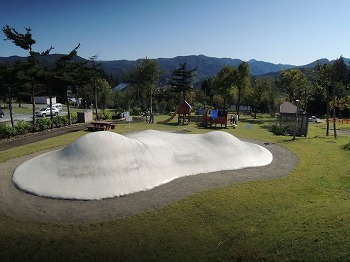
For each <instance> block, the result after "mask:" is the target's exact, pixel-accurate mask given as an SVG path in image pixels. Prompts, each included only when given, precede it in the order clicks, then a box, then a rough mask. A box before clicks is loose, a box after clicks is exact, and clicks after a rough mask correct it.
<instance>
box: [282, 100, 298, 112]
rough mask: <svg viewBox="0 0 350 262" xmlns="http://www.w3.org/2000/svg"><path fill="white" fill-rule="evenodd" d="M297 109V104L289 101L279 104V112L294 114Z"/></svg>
mask: <svg viewBox="0 0 350 262" xmlns="http://www.w3.org/2000/svg"><path fill="white" fill-rule="evenodd" d="M296 111H297V106H296V105H294V104H292V103H291V102H288V101H285V102H284V103H283V104H281V105H280V113H287V114H295V113H296Z"/></svg>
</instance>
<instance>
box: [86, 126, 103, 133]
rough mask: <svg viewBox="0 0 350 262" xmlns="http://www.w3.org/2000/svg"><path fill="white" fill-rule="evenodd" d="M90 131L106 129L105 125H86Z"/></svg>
mask: <svg viewBox="0 0 350 262" xmlns="http://www.w3.org/2000/svg"><path fill="white" fill-rule="evenodd" d="M86 127H87V130H88V131H92V132H93V131H105V127H104V126H86Z"/></svg>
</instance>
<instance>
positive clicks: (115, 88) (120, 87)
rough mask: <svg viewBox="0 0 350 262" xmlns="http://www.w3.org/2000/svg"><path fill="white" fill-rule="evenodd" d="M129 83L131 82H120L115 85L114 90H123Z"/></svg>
mask: <svg viewBox="0 0 350 262" xmlns="http://www.w3.org/2000/svg"><path fill="white" fill-rule="evenodd" d="M129 85H130V83H120V84H119V85H117V86H115V87H113V88H112V90H113V92H117V91H123V90H125V89H126V88H127V87H128V86H129Z"/></svg>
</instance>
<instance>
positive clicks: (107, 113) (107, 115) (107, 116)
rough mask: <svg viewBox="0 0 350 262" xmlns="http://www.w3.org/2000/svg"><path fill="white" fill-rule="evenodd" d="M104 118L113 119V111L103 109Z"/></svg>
mask: <svg viewBox="0 0 350 262" xmlns="http://www.w3.org/2000/svg"><path fill="white" fill-rule="evenodd" d="M102 118H103V119H112V112H111V111H108V110H103V111H102Z"/></svg>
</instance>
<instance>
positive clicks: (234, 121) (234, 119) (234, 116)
mask: <svg viewBox="0 0 350 262" xmlns="http://www.w3.org/2000/svg"><path fill="white" fill-rule="evenodd" d="M232 120H233V124H234V125H237V120H238V116H237V115H236V113H234V114H233V116H232Z"/></svg>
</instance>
